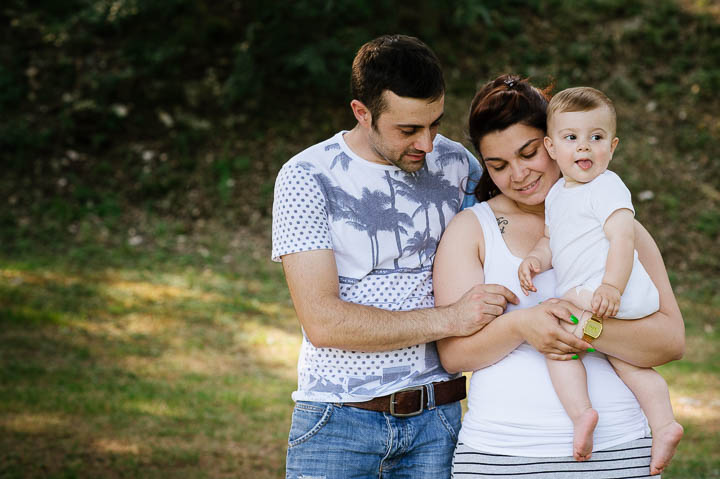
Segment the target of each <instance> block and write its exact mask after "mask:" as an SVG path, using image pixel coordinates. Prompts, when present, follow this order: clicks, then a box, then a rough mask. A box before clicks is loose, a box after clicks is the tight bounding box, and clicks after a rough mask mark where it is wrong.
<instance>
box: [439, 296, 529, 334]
mask: <svg viewBox="0 0 720 479" xmlns="http://www.w3.org/2000/svg"><path fill="white" fill-rule="evenodd" d="M518 302H519V301H518V298H517V296H515V293H513V292H512V291H510V290H509V289H507V288H506V287H505V286H501V285H499V284H478V285H476V286H473V287H472V288H470V289H469V290H468V291H467V292H466V293H465V294H464V295H462V297H461V298H460V299H459V300H457V302H455V303H454V304H452V305H451V306H450V307H449V309H450V310H452V311H453V312H454V314H451V315H450V318H449V319H450V321H452V324H450V325H449V326H450V330H451V331H453V332H454V333H453V334H451V336H469V335H471V334H473V333H475V332H477V331H480V330H481V329H482V328H483V327H485V325H486V324H488V323H489V322H490V321H492V320H493V319H495V318H497V317H498V316H500V315H501V314H503V313H504V312H505V308H506V307H507V303H513V304H518Z"/></svg>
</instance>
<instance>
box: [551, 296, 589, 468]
mask: <svg viewBox="0 0 720 479" xmlns="http://www.w3.org/2000/svg"><path fill="white" fill-rule="evenodd" d="M563 299H565V300H567V301H570V302H572V303H574V304H575V305H576V306H578V307H580V308H584V309H587V310H589V309H590V303H591V301H592V291H587V290H583V289H581V290H579V291H578V290H576V289H574V288H573V289H571V290H570V291H568V292H567V293H565V294H564V295H563ZM578 319H582V318H578ZM562 326H563V327H564V328H565V329H567V330H568V331H570V332H571V333H576V331H575V326H572V325H570V324H567V323H563V324H562ZM546 362H547V365H548V371H549V372H550V379H551V380H552V383H553V387H554V388H555V392H556V393H557V395H558V398H559V399H560V402H561V403H562V405H563V407H564V408H565V411H566V412H567V413H568V416H570V419H571V420H572V422H573V429H574V430H573V457H574V458H575V460H577V461H586V460H588V459H590V456H591V455H592V446H593V432H594V431H595V426H596V425H597V422H598V413H597V411H596V410H595V409H593V407H592V404H591V402H590V396H589V395H588V387H587V375H586V372H585V366H584V365H583V363H582V361H580V360H571V361H553V360H547V361H546Z"/></svg>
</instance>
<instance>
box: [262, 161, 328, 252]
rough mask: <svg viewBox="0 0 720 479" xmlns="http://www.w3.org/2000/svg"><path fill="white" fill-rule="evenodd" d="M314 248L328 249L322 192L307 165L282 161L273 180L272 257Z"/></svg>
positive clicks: (326, 221)
mask: <svg viewBox="0 0 720 479" xmlns="http://www.w3.org/2000/svg"><path fill="white" fill-rule="evenodd" d="M316 249H332V239H331V237H330V227H329V224H328V215H327V209H326V208H325V195H324V194H323V190H322V188H321V187H320V185H319V183H318V181H317V180H316V179H315V177H314V176H313V172H312V171H311V170H310V169H309V168H305V167H302V166H299V165H297V164H286V165H285V166H283V168H282V169H281V170H280V173H279V174H278V177H277V180H276V181H275V200H274V202H273V218H272V259H273V261H280V258H281V257H282V256H283V255H286V254H290V253H297V252H300V251H311V250H316Z"/></svg>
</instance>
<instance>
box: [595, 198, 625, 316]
mask: <svg viewBox="0 0 720 479" xmlns="http://www.w3.org/2000/svg"><path fill="white" fill-rule="evenodd" d="M603 231H604V232H605V236H606V237H607V239H608V241H609V242H610V250H609V251H608V256H607V260H606V263H605V275H604V276H603V280H602V284H601V285H600V286H598V288H597V289H596V290H595V293H593V298H592V309H593V312H594V313H595V314H597V315H598V316H601V317H603V318H607V317H611V316H615V315H616V314H617V312H618V310H619V309H620V297H621V296H622V294H623V292H624V291H625V286H627V282H628V279H629V278H630V273H631V272H632V268H633V260H634V255H635V246H634V244H635V230H634V217H633V213H632V211H630V210H628V209H626V208H621V209H619V210H617V211H615V212H614V213H613V214H611V215H610V217H609V218H608V219H607V221H606V222H605V226H604V227H603Z"/></svg>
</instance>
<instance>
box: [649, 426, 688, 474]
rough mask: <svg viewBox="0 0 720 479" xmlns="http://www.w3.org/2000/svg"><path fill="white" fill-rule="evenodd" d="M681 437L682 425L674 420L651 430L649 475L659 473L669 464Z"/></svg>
mask: <svg viewBox="0 0 720 479" xmlns="http://www.w3.org/2000/svg"><path fill="white" fill-rule="evenodd" d="M682 437H683V427H682V426H681V425H680V424H678V423H677V422H676V421H673V422H671V423H668V424H666V425H665V426H663V427H661V428H659V429H658V430H657V431H653V432H652V448H651V450H650V456H651V458H650V475H653V476H654V475H655V474H660V473H661V472H663V469H665V468H666V467H667V465H668V464H670V460H671V459H672V457H673V456H674V455H675V449H677V445H678V443H679V442H680V439H682Z"/></svg>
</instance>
